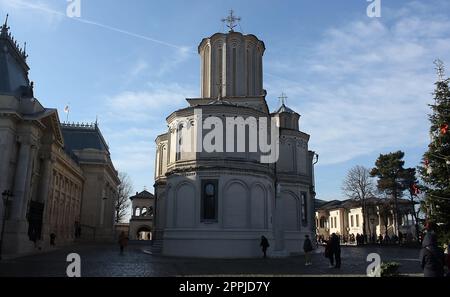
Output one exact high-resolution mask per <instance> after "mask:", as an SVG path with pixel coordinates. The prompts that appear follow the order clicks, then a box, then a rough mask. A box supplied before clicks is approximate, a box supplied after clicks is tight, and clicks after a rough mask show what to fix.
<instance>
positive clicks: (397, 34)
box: [266, 2, 450, 165]
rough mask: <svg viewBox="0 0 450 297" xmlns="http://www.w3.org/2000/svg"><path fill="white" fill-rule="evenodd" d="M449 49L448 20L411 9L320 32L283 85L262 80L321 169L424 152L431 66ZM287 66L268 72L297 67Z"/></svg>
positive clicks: (449, 57) (449, 53)
mask: <svg viewBox="0 0 450 297" xmlns="http://www.w3.org/2000/svg"><path fill="white" fill-rule="evenodd" d="M415 7H419V8H421V9H414V8H415ZM442 11H443V10H442ZM384 15H386V13H385V14H384ZM449 49H450V18H449V17H448V15H445V14H443V13H440V14H437V15H436V14H435V13H434V14H431V13H430V12H429V11H428V10H426V9H423V7H422V6H416V3H415V2H414V3H412V4H411V5H410V6H405V7H404V9H403V10H402V13H401V14H397V15H395V16H394V17H392V19H390V20H388V21H387V20H384V19H383V18H381V19H380V20H373V19H369V18H367V19H362V20H356V21H353V22H350V23H349V24H347V25H345V26H342V27H337V28H332V29H329V30H327V31H326V32H325V34H324V36H323V38H322V40H321V41H320V42H319V43H318V44H317V46H316V47H315V48H314V49H313V50H312V54H311V56H310V58H309V59H308V60H307V61H303V62H300V65H295V67H293V66H291V67H290V71H289V72H288V74H289V75H290V78H289V80H281V79H278V78H277V77H276V75H274V76H270V80H269V83H268V86H269V88H268V89H269V92H270V93H272V94H278V93H280V92H281V91H282V90H283V91H285V92H286V93H287V94H288V95H289V97H290V98H291V100H290V101H289V104H290V105H291V107H294V108H295V109H296V110H297V111H299V113H300V114H302V120H301V129H302V130H304V131H305V132H307V133H310V134H311V142H310V145H311V149H313V150H316V151H317V152H318V153H319V154H320V155H321V162H320V164H321V165H327V164H337V163H341V162H345V161H349V160H351V159H354V158H356V157H359V156H365V155H368V154H371V153H374V152H381V151H383V150H384V149H386V148H390V147H398V148H399V149H400V148H402V149H404V148H413V147H422V146H423V147H424V148H425V147H426V142H427V141H428V136H427V135H428V117H427V114H428V113H429V108H428V106H427V104H428V103H431V101H432V95H431V92H432V91H433V88H434V84H433V83H434V81H435V79H436V76H435V72H434V65H433V63H432V62H433V60H434V59H436V58H438V57H439V58H441V59H443V60H444V61H447V63H450V51H449ZM289 58H290V59H289V61H279V62H278V63H277V64H276V67H274V68H273V69H270V70H269V71H275V72H276V71H277V69H283V70H286V69H287V68H286V67H285V66H286V65H293V64H292V61H301V58H300V57H289ZM283 63H284V65H285V66H283ZM298 69H300V70H301V72H299V71H298ZM282 75H284V76H286V74H282ZM296 82H301V83H296ZM266 86H267V85H266ZM292 98H298V100H297V101H295V100H292Z"/></svg>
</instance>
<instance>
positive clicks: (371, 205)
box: [316, 198, 416, 240]
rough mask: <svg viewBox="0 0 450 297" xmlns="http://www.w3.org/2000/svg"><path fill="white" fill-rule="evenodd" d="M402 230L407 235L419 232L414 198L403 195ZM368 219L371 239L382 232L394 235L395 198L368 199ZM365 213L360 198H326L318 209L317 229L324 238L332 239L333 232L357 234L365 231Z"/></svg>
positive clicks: (346, 235) (367, 232)
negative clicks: (326, 200) (413, 205)
mask: <svg viewBox="0 0 450 297" xmlns="http://www.w3.org/2000/svg"><path fill="white" fill-rule="evenodd" d="M398 205H399V214H400V222H399V233H402V235H404V237H403V238H411V239H412V238H414V237H415V236H416V229H415V225H416V222H415V221H414V216H413V215H412V211H413V208H412V205H411V201H409V200H406V199H399V200H398ZM366 209H367V210H366V213H367V221H366V222H365V228H366V234H367V237H368V240H371V238H373V237H374V236H375V237H376V238H378V237H379V235H380V234H381V235H382V236H383V237H384V236H385V235H387V236H389V237H392V236H393V235H394V234H396V232H395V225H396V224H395V222H394V219H393V218H394V216H393V209H394V208H393V202H392V201H391V200H388V199H379V198H370V199H366ZM363 225H364V216H363V212H362V206H361V202H360V201H356V200H352V199H348V200H343V201H339V200H333V201H329V202H322V203H321V205H319V206H318V207H317V209H316V226H317V227H316V233H317V236H318V237H320V238H323V239H325V240H326V239H328V238H329V237H330V235H331V234H332V233H336V234H338V235H341V236H342V238H344V237H350V236H351V235H353V236H354V237H356V235H357V234H363Z"/></svg>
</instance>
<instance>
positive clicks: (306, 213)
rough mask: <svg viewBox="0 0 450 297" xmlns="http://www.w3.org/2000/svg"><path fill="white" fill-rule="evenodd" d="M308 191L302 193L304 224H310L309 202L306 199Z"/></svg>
mask: <svg viewBox="0 0 450 297" xmlns="http://www.w3.org/2000/svg"><path fill="white" fill-rule="evenodd" d="M306 197H307V196H306V193H304V192H302V193H301V198H302V199H301V200H302V201H301V202H302V223H303V226H305V225H308V204H307V199H306Z"/></svg>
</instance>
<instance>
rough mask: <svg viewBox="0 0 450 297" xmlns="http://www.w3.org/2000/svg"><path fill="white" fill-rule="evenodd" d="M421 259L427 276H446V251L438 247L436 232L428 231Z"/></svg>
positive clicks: (423, 243)
mask: <svg viewBox="0 0 450 297" xmlns="http://www.w3.org/2000/svg"><path fill="white" fill-rule="evenodd" d="M420 261H421V266H422V269H423V274H424V276H425V277H443V276H444V262H445V256H444V252H443V251H442V250H441V249H440V248H439V247H438V242H437V235H436V233H435V232H427V234H426V235H425V238H424V239H423V242H422V250H421V251H420Z"/></svg>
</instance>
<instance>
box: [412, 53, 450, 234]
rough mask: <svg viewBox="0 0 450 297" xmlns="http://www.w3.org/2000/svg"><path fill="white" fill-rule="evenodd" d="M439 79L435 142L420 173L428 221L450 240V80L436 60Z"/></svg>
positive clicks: (432, 119) (434, 107) (432, 132)
mask: <svg viewBox="0 0 450 297" xmlns="http://www.w3.org/2000/svg"><path fill="white" fill-rule="evenodd" d="M435 64H436V67H437V71H438V81H437V82H436V89H435V92H434V104H431V105H430V107H431V109H432V114H431V115H430V122H431V127H430V137H431V143H430V145H429V146H428V151H427V152H426V153H425V154H424V157H423V164H422V166H421V167H419V172H420V174H421V176H422V179H423V181H424V182H425V183H426V189H425V193H426V199H425V208H426V211H427V220H428V221H430V222H432V223H434V224H435V225H437V226H438V227H437V228H438V230H437V231H438V233H439V237H440V239H441V241H444V242H446V243H447V242H448V240H450V130H449V124H450V89H449V83H450V79H449V78H447V79H445V77H444V75H445V73H444V65H443V63H442V62H441V61H440V60H437V61H435Z"/></svg>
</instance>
